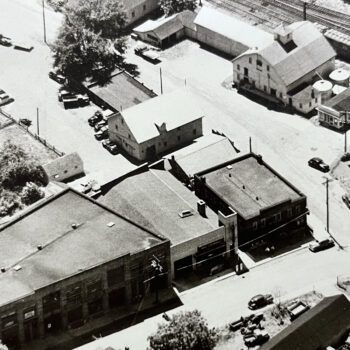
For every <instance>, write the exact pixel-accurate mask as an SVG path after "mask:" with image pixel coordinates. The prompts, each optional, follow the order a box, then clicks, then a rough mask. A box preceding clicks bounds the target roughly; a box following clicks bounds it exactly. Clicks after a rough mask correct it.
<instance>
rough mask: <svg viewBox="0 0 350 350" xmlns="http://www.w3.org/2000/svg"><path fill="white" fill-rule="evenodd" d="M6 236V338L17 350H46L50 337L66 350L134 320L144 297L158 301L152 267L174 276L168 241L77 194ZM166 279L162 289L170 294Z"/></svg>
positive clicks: (1, 310)
mask: <svg viewBox="0 0 350 350" xmlns="http://www.w3.org/2000/svg"><path fill="white" fill-rule="evenodd" d="M0 236H1V240H0V241H1V243H0V266H1V274H0V317H1V322H0V323H1V325H0V332H1V339H2V341H3V342H4V343H5V344H6V345H7V346H8V347H9V348H10V349H29V348H32V346H33V348H34V344H35V346H36V347H35V348H44V347H46V346H47V345H48V344H49V343H50V341H49V340H48V338H49V336H55V335H57V338H56V340H55V342H54V343H55V344H58V343H59V340H58V339H59V335H60V334H62V332H67V330H69V329H73V328H79V327H86V326H89V328H90V327H91V328H90V330H91V329H93V328H92V324H93V320H94V319H95V318H97V317H102V316H104V315H105V316H108V315H110V314H111V313H113V315H114V316H113V318H114V319H118V318H123V317H125V316H128V315H130V314H133V313H134V312H135V311H136V310H137V307H138V306H139V305H138V303H136V302H135V301H136V300H139V295H140V294H141V295H144V297H145V300H147V298H151V297H152V301H154V292H153V291H154V289H152V288H154V285H153V286H152V283H153V282H151V281H149V282H147V281H146V282H145V280H147V279H149V278H151V277H152V276H153V275H152V268H151V262H152V260H154V259H157V260H159V261H160V263H161V265H162V266H163V269H164V271H165V272H166V271H168V270H170V256H169V254H170V250H169V245H170V244H169V241H168V240H166V239H165V238H164V237H161V236H160V235H159V234H156V233H152V232H151V231H150V230H148V229H146V228H144V227H142V226H140V225H139V224H136V223H134V222H132V221H131V220H130V219H127V218H125V217H123V216H121V215H120V214H117V213H116V212H114V211H113V210H111V209H108V208H107V207H105V206H103V205H102V204H99V203H96V202H95V201H93V200H91V199H89V198H87V197H85V196H84V195H81V194H79V193H78V192H75V191H73V190H71V189H65V190H63V191H62V192H61V193H59V194H57V195H54V196H52V197H51V198H48V199H47V200H45V201H42V202H41V203H40V204H39V205H37V206H35V207H33V208H32V209H30V210H29V211H27V212H25V213H23V214H22V215H21V216H19V217H17V218H15V219H14V220H12V221H11V222H9V223H8V224H7V225H5V226H4V227H2V228H1V229H0ZM164 276H165V278H164ZM164 276H163V279H162V282H161V283H160V284H159V286H160V287H164V288H167V287H169V285H170V274H165V275H164ZM152 290H153V291H152ZM84 325H85V326H84ZM60 332H61V333H60ZM81 332H83V329H82V330H81ZM82 334H83V333H82ZM43 338H45V339H43ZM50 339H52V338H51V337H50ZM41 341H44V342H45V345H44V344H41V343H40V342H41ZM31 342H32V343H31ZM30 344H33V345H30ZM38 344H39V345H38ZM40 344H41V345H42V347H40Z"/></svg>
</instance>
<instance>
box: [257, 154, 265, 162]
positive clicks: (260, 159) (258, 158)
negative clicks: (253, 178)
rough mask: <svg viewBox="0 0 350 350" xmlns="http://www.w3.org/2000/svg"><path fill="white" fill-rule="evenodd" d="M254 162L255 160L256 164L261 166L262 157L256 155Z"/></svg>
mask: <svg viewBox="0 0 350 350" xmlns="http://www.w3.org/2000/svg"><path fill="white" fill-rule="evenodd" d="M256 160H257V162H258V163H259V164H262V163H263V159H262V155H261V154H258V155H257V156H256Z"/></svg>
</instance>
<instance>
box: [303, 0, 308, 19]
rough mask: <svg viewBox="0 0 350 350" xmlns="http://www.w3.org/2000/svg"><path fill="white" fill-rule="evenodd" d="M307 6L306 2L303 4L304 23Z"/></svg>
mask: <svg viewBox="0 0 350 350" xmlns="http://www.w3.org/2000/svg"><path fill="white" fill-rule="evenodd" d="M306 6H307V3H306V2H305V1H304V3H303V9H304V21H306Z"/></svg>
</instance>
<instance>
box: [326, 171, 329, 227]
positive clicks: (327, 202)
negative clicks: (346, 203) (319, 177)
mask: <svg viewBox="0 0 350 350" xmlns="http://www.w3.org/2000/svg"><path fill="white" fill-rule="evenodd" d="M328 183H329V179H328V178H327V179H326V205H327V232H328V233H329V191H328Z"/></svg>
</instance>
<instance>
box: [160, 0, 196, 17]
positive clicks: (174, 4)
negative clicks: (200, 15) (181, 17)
mask: <svg viewBox="0 0 350 350" xmlns="http://www.w3.org/2000/svg"><path fill="white" fill-rule="evenodd" d="M159 5H160V8H161V9H162V11H163V12H164V14H165V16H166V17H168V16H171V15H172V14H174V13H178V12H182V11H185V10H190V11H194V10H195V9H196V8H197V0H160V1H159Z"/></svg>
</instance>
